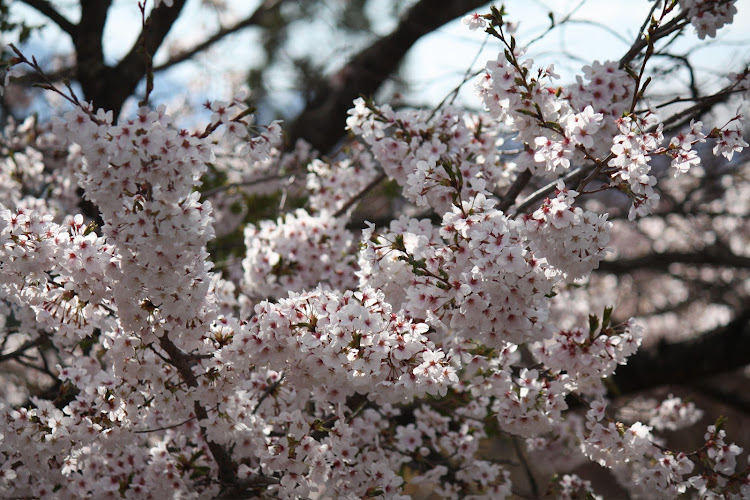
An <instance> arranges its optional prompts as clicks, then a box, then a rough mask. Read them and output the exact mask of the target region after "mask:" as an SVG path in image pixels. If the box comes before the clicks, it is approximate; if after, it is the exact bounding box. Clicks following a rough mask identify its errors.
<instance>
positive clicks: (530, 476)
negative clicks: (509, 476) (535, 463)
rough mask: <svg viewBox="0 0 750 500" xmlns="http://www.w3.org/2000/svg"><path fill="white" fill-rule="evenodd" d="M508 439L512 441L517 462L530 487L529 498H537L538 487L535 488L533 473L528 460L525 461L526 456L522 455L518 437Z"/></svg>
mask: <svg viewBox="0 0 750 500" xmlns="http://www.w3.org/2000/svg"><path fill="white" fill-rule="evenodd" d="M510 439H511V441H513V448H514V449H515V450H516V455H517V456H518V461H519V462H521V465H522V466H523V470H524V472H525V473H526V478H527V479H528V480H529V485H530V486H531V496H532V498H539V486H537V484H536V479H535V478H534V473H533V472H532V471H531V467H530V466H529V462H528V460H526V455H524V453H523V450H522V449H521V445H520V443H519V442H518V436H511V438H510Z"/></svg>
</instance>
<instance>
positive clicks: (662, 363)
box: [614, 309, 750, 394]
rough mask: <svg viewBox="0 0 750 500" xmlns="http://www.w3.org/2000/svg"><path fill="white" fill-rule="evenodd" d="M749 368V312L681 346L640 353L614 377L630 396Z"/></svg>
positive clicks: (658, 346) (669, 345)
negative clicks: (634, 393)
mask: <svg viewBox="0 0 750 500" xmlns="http://www.w3.org/2000/svg"><path fill="white" fill-rule="evenodd" d="M748 364H750V309H748V310H745V311H742V312H741V313H740V314H738V315H737V317H736V318H735V319H734V320H732V321H731V322H730V323H729V324H727V325H726V326H722V327H719V328H716V329H714V330H712V331H709V332H706V333H705V334H703V335H700V336H698V337H695V338H691V339H689V340H686V341H683V342H676V343H669V342H666V341H662V342H659V343H658V344H655V345H653V346H651V347H649V348H647V349H641V350H640V351H638V352H637V353H636V354H635V355H634V356H633V357H631V358H630V359H629V360H628V364H627V365H625V366H620V367H618V369H617V372H616V373H615V376H614V382H615V385H616V387H617V390H618V391H619V393H621V394H629V393H633V392H638V391H642V390H645V389H650V388H654V387H658V386H660V385H666V384H677V385H685V384H690V383H691V382H693V381H700V380H702V379H703V378H706V377H709V376H711V375H716V374H719V373H724V372H728V371H732V370H735V369H737V368H741V367H743V366H746V365H748Z"/></svg>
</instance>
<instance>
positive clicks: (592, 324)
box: [589, 314, 599, 338]
mask: <svg viewBox="0 0 750 500" xmlns="http://www.w3.org/2000/svg"><path fill="white" fill-rule="evenodd" d="M598 329H599V318H597V317H596V315H595V314H589V335H590V336H591V337H592V338H593V337H594V335H595V334H596V331H597V330H598Z"/></svg>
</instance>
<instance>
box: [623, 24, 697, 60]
mask: <svg viewBox="0 0 750 500" xmlns="http://www.w3.org/2000/svg"><path fill="white" fill-rule="evenodd" d="M687 24H688V22H687V12H686V11H682V12H680V13H679V14H678V15H677V16H676V17H674V18H673V19H672V20H670V21H669V22H667V23H665V24H663V25H662V26H660V27H659V28H657V29H656V31H654V33H653V36H652V37H651V43H656V41H657V40H659V39H661V38H664V37H665V36H668V35H669V34H670V33H673V32H675V31H677V30H681V29H682V28H684V27H685V26H687ZM644 26H645V25H644ZM642 33H643V30H641V34H640V35H639V37H638V40H636V41H635V43H633V46H632V47H630V50H628V51H627V53H626V54H625V55H624V56H622V58H621V59H620V68H624V67H625V66H627V65H628V64H630V63H631V62H632V61H633V59H635V58H636V57H638V54H640V53H641V51H642V50H643V49H645V48H646V47H648V44H649V40H647V39H646V37H645V36H643V34H642Z"/></svg>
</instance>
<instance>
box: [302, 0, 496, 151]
mask: <svg viewBox="0 0 750 500" xmlns="http://www.w3.org/2000/svg"><path fill="white" fill-rule="evenodd" d="M485 3H486V2H485V1H484V0H420V1H419V2H417V3H416V4H415V5H414V6H413V7H412V8H411V9H409V11H408V12H407V13H406V14H405V15H404V16H403V17H402V19H401V21H400V22H399V24H398V26H396V28H395V29H394V30H393V31H392V32H391V33H390V34H388V35H386V36H384V37H382V38H379V39H378V40H376V41H375V42H374V43H373V44H372V45H370V46H369V47H367V48H365V49H364V50H362V51H361V52H359V53H358V54H356V55H355V56H353V57H352V58H351V59H350V60H349V62H348V63H346V65H345V66H344V67H343V68H341V69H340V70H339V71H338V72H337V73H336V74H334V75H332V76H331V77H330V78H328V80H327V81H326V82H324V84H323V88H322V89H320V91H319V92H318V93H317V95H316V97H315V98H314V99H313V100H312V102H310V104H309V105H308V106H307V108H306V109H305V110H304V111H302V113H300V115H299V116H298V117H297V118H296V120H295V121H294V122H293V123H292V124H291V126H290V127H289V131H288V132H289V136H288V137H289V144H295V143H296V142H297V139H305V140H306V141H308V142H309V143H311V144H312V146H313V147H314V148H315V149H317V150H319V151H323V152H325V151H329V150H331V148H333V146H334V145H335V144H336V142H337V141H338V140H339V139H340V138H341V136H342V135H343V129H342V127H341V123H343V122H344V120H345V119H346V112H347V110H348V109H349V108H351V106H352V101H353V100H354V99H356V98H357V97H358V96H359V95H371V94H373V93H374V92H375V91H376V90H377V89H378V88H379V87H380V85H381V84H382V83H383V82H385V81H386V80H387V79H388V78H389V76H390V75H392V74H393V73H394V72H395V71H396V69H397V68H398V65H399V64H400V63H401V60H402V59H403V58H404V56H405V55H406V53H407V52H408V51H409V49H410V48H411V47H412V45H414V43H415V42H416V41H417V40H419V39H420V38H421V37H422V36H424V35H426V34H427V33H430V32H432V31H434V30H435V29H437V28H438V27H440V26H442V25H443V24H445V23H447V22H449V21H451V20H453V19H455V18H456V17H458V16H460V15H461V14H464V13H466V12H468V11H470V10H472V9H475V8H479V7H480V6H482V5H484V4H485Z"/></svg>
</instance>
